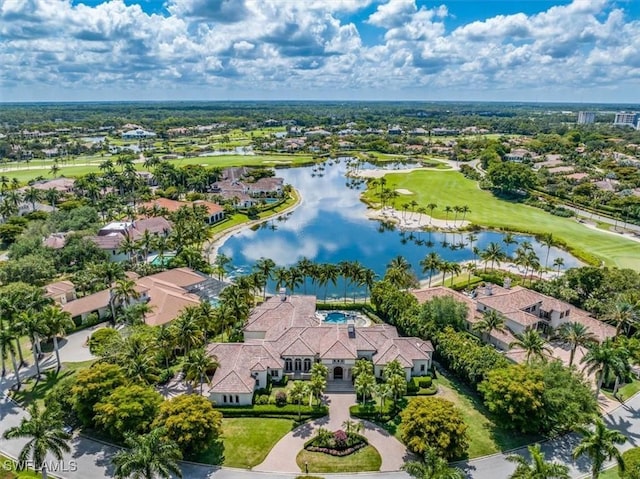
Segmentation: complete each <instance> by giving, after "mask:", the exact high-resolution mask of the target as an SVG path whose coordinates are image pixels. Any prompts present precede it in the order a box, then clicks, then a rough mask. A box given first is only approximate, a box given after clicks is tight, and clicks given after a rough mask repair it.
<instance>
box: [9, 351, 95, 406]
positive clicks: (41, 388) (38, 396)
mask: <svg viewBox="0 0 640 479" xmlns="http://www.w3.org/2000/svg"><path fill="white" fill-rule="evenodd" d="M93 362H94V360H91V361H84V362H79V363H62V369H60V372H59V373H56V370H55V368H54V369H48V370H46V371H43V372H42V375H41V376H40V381H38V382H37V383H36V380H35V378H33V377H32V378H29V379H27V380H24V381H23V382H22V388H20V390H19V391H14V392H13V393H12V395H11V397H12V398H13V399H14V400H15V401H16V402H17V403H18V404H20V405H21V406H23V407H27V406H29V405H30V404H31V403H33V402H36V403H37V404H38V406H40V407H43V406H44V397H45V395H46V394H47V393H48V392H49V391H50V390H51V388H53V387H54V386H55V385H56V384H58V383H59V382H60V381H62V380H63V379H64V378H67V377H69V376H72V375H74V374H75V373H76V372H77V371H78V370H79V369H84V368H87V367H89V366H91V364H93Z"/></svg>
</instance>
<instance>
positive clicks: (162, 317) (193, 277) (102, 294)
mask: <svg viewBox="0 0 640 479" xmlns="http://www.w3.org/2000/svg"><path fill="white" fill-rule="evenodd" d="M129 275H130V277H131V278H132V279H133V280H134V281H135V290H136V292H137V293H138V294H139V298H137V299H136V300H132V304H133V303H142V302H145V303H147V304H148V305H149V306H150V308H151V312H150V313H148V314H147V315H146V316H145V323H147V324H148V325H149V326H162V325H164V324H167V323H169V322H171V321H173V320H174V319H175V318H176V317H177V316H178V315H179V314H180V313H181V312H182V311H183V310H184V309H185V308H186V307H188V306H198V305H199V304H200V302H201V301H202V300H205V301H206V300H211V298H212V297H213V296H215V295H216V294H217V293H219V291H220V290H221V289H222V288H223V287H224V283H222V282H220V281H217V280H215V279H213V278H210V277H209V276H206V275H204V274H202V273H198V272H197V271H193V270H192V269H189V268H175V269H170V270H167V271H162V272H161V273H157V274H153V275H150V276H143V277H138V276H137V275H135V273H129ZM69 284H70V283H69V282H68V281H65V282H61V283H53V284H50V285H48V286H47V287H46V291H47V296H49V297H53V298H54V299H55V300H56V301H58V302H59V303H61V304H62V310H63V311H66V312H68V313H69V314H71V317H72V318H73V319H74V321H75V322H76V324H82V323H83V322H84V321H85V320H86V319H87V316H89V315H90V314H96V315H98V317H99V318H106V317H108V315H109V312H110V303H109V301H110V299H111V294H110V290H109V289H105V290H102V291H98V292H97V293H94V294H90V295H88V296H84V297H82V298H79V299H75V292H74V293H70V292H69Z"/></svg>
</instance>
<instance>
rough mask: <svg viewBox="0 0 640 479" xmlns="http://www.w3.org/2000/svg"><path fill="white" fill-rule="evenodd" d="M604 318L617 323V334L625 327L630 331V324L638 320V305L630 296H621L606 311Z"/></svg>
mask: <svg viewBox="0 0 640 479" xmlns="http://www.w3.org/2000/svg"><path fill="white" fill-rule="evenodd" d="M604 319H605V321H607V322H610V323H613V324H614V325H615V327H616V336H617V335H619V334H620V331H622V330H623V329H624V330H625V331H626V332H628V330H629V326H630V325H632V324H635V323H637V321H638V306H637V304H636V303H634V302H632V301H630V300H629V298H626V297H624V296H620V297H619V298H617V300H616V302H615V303H613V306H611V307H610V308H609V310H608V311H607V312H606V314H605V316H604Z"/></svg>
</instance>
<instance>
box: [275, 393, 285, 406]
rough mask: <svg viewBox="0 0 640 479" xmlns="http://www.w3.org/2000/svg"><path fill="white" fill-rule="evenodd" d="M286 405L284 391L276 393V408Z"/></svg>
mask: <svg viewBox="0 0 640 479" xmlns="http://www.w3.org/2000/svg"><path fill="white" fill-rule="evenodd" d="M286 404H287V393H286V392H284V391H278V392H277V393H276V406H278V407H282V406H286Z"/></svg>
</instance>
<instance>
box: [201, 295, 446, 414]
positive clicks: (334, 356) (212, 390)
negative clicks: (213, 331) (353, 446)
mask: <svg viewBox="0 0 640 479" xmlns="http://www.w3.org/2000/svg"><path fill="white" fill-rule="evenodd" d="M315 305H316V298H315V296H283V295H281V296H273V297H271V298H269V299H268V300H267V301H265V302H264V303H263V304H262V305H260V306H258V307H257V308H255V309H254V310H253V311H252V312H251V315H250V316H249V319H248V321H247V325H246V326H245V329H244V343H212V344H210V345H209V346H208V348H207V352H208V353H209V354H210V355H211V356H215V357H216V358H217V360H218V363H219V364H220V366H219V367H218V369H217V370H216V372H215V374H214V376H213V380H212V381H211V385H210V387H209V390H208V395H209V398H210V399H211V400H212V401H214V402H215V403H216V404H218V405H225V404H226V405H234V406H235V405H250V404H251V402H252V400H253V393H254V391H255V390H256V389H259V388H262V387H265V386H266V385H267V381H268V376H270V377H272V378H274V379H280V378H282V376H283V375H288V376H289V377H290V378H292V379H308V378H309V376H310V375H309V371H310V369H311V366H312V365H313V363H315V362H321V363H322V364H324V365H325V366H327V368H328V369H329V377H328V378H327V379H328V380H329V381H334V382H338V383H339V384H346V385H350V383H351V379H352V369H353V366H354V365H355V362H356V360H357V359H360V358H367V359H369V360H371V361H372V362H373V364H374V370H375V374H376V376H377V377H381V376H382V372H383V370H384V367H385V366H386V365H387V364H388V363H389V362H391V361H393V360H398V361H399V362H400V364H401V365H402V366H403V367H404V369H405V373H406V376H407V379H410V378H411V377H412V376H423V375H425V374H427V372H428V371H429V369H430V367H431V358H432V355H433V347H432V345H431V343H430V342H429V341H425V340H422V339H419V338H414V337H413V338H400V337H398V333H397V331H396V328H395V327H393V326H389V325H380V324H377V325H374V326H370V327H356V326H354V325H352V324H348V325H347V324H326V323H323V322H322V321H321V319H320V318H319V317H318V316H316V314H315Z"/></svg>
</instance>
